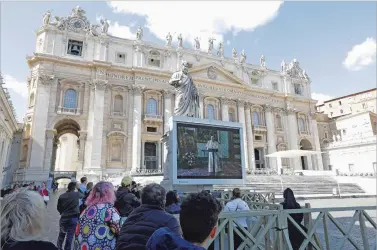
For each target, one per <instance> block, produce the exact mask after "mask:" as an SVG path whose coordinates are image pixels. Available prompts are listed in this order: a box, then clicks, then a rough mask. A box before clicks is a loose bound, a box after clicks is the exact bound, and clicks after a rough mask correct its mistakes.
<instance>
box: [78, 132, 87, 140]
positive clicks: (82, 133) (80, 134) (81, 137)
mask: <svg viewBox="0 0 377 250" xmlns="http://www.w3.org/2000/svg"><path fill="white" fill-rule="evenodd" d="M87 135H88V133H87V132H86V131H79V139H80V141H81V140H86V137H87Z"/></svg>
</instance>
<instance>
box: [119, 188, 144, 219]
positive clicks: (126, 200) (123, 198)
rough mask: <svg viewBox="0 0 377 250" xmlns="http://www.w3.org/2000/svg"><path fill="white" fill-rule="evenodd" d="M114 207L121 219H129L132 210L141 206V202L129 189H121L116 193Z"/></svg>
mask: <svg viewBox="0 0 377 250" xmlns="http://www.w3.org/2000/svg"><path fill="white" fill-rule="evenodd" d="M114 206H115V208H116V209H118V211H119V214H120V216H121V217H128V215H129V214H130V213H131V212H132V210H134V209H135V208H137V207H139V206H140V201H139V200H138V199H137V198H136V196H135V195H134V194H133V193H131V192H130V190H129V189H128V188H127V187H120V188H118V191H117V192H116V201H115V204H114Z"/></svg>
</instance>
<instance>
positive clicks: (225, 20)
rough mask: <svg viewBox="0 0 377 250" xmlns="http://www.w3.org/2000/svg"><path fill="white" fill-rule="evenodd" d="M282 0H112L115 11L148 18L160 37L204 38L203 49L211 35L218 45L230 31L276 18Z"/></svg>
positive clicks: (233, 31) (189, 39) (205, 48)
mask: <svg viewBox="0 0 377 250" xmlns="http://www.w3.org/2000/svg"><path fill="white" fill-rule="evenodd" d="M282 3H283V2H280V1H263V2H262V1H218V2H213V1H148V2H145V1H110V2H108V4H109V6H110V7H111V8H113V11H114V12H123V13H126V14H136V15H139V16H143V17H145V19H146V28H148V29H149V30H150V31H151V32H152V33H153V34H154V35H156V36H157V37H158V38H159V39H161V40H165V37H166V34H167V33H168V32H170V33H171V34H172V35H173V37H174V40H175V41H176V40H177V36H178V34H179V33H182V36H183V39H184V41H187V42H188V43H190V44H191V43H193V41H194V38H195V37H196V36H198V37H200V38H201V49H203V50H207V49H208V38H210V37H213V38H215V39H216V40H215V43H216V45H217V44H218V43H219V42H220V41H222V40H223V35H224V34H225V33H226V32H229V31H231V32H232V33H233V34H234V35H236V34H237V33H238V32H239V31H241V30H245V31H252V30H254V29H255V28H256V27H258V26H261V25H264V24H266V23H268V22H269V21H271V20H272V19H274V18H275V17H276V15H277V13H278V11H279V8H280V6H281V4H282Z"/></svg>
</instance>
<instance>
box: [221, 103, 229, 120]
mask: <svg viewBox="0 0 377 250" xmlns="http://www.w3.org/2000/svg"><path fill="white" fill-rule="evenodd" d="M220 101H221V119H222V120H223V121H226V122H228V121H229V107H228V102H229V100H228V99H227V98H225V97H221V98H220Z"/></svg>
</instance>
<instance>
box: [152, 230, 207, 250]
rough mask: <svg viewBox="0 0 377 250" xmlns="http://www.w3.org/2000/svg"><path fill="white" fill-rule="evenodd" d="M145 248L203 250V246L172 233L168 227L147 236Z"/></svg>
mask: <svg viewBox="0 0 377 250" xmlns="http://www.w3.org/2000/svg"><path fill="white" fill-rule="evenodd" d="M146 249H147V250H156V249H158V250H180V249H185V250H204V249H205V248H203V247H200V246H196V245H194V244H192V243H191V242H188V241H187V240H184V239H182V238H181V237H180V236H179V235H177V234H175V233H173V232H172V231H170V230H169V228H166V227H163V228H160V229H158V230H156V231H155V232H154V233H153V234H152V236H151V237H150V238H149V240H148V242H147V246H146Z"/></svg>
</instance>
